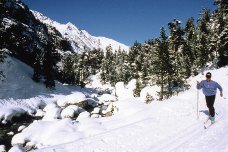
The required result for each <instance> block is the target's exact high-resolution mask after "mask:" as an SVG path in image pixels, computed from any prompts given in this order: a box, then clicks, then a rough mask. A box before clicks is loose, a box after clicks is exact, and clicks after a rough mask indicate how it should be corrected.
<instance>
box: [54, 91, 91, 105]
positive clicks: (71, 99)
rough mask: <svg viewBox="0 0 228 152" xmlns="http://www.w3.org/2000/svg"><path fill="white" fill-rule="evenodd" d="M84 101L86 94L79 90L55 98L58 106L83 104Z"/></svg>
mask: <svg viewBox="0 0 228 152" xmlns="http://www.w3.org/2000/svg"><path fill="white" fill-rule="evenodd" d="M85 102H86V96H85V95H84V94H83V93H81V92H75V93H73V94H70V95H67V96H65V97H63V98H61V99H59V100H57V104H58V105H59V106H60V107H65V106H67V105H78V106H83V105H84V104H85Z"/></svg>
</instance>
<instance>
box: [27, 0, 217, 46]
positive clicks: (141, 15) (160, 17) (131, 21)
mask: <svg viewBox="0 0 228 152" xmlns="http://www.w3.org/2000/svg"><path fill="white" fill-rule="evenodd" d="M22 1H23V2H24V3H25V4H27V5H28V6H29V8H30V9H32V10H36V11H38V12H41V13H42V14H44V15H46V16H48V17H50V18H51V19H53V20H55V21H57V22H60V23H67V22H72V23H73V24H75V25H76V26H77V27H78V28H80V29H83V30H86V31H87V32H89V33H90V34H91V35H94V36H105V37H108V38H112V39H114V40H117V41H119V42H121V43H124V44H126V45H129V46H132V45H133V43H134V42H135V41H136V40H137V41H138V42H141V43H143V42H144V41H146V40H148V39H152V38H156V37H159V32H160V28H161V27H162V26H164V27H165V28H166V33H167V35H169V31H168V29H167V23H168V22H169V21H172V20H173V19H174V18H177V19H179V20H180V21H182V26H184V25H185V22H186V20H187V19H188V18H189V17H194V19H195V20H197V18H199V13H200V10H202V8H204V7H206V8H209V9H210V10H214V9H215V6H214V5H213V0H64V1H63V0H22Z"/></svg>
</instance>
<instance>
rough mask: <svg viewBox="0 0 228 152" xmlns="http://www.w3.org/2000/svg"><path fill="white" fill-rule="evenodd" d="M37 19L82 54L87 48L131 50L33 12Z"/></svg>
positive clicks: (113, 41) (110, 40) (111, 40)
mask: <svg viewBox="0 0 228 152" xmlns="http://www.w3.org/2000/svg"><path fill="white" fill-rule="evenodd" d="M31 11H32V13H33V14H34V16H35V17H36V19H38V20H39V21H40V22H42V23H44V24H46V25H47V26H51V27H54V28H56V29H57V30H58V31H59V32H60V33H61V34H62V36H63V37H64V38H66V39H67V40H68V41H70V43H71V46H72V48H73V49H74V50H75V52H82V51H83V50H84V49H85V48H87V49H90V50H92V49H93V48H95V49H98V48H101V49H103V50H105V49H106V47H107V46H110V45H111V47H112V49H113V51H115V50H125V51H128V50H129V46H127V45H125V44H122V43H120V42H117V41H116V40H113V39H111V38H106V37H104V36H98V37H97V36H92V35H91V34H89V32H87V31H86V30H81V29H79V28H78V27H77V26H76V25H74V24H73V23H71V22H68V23H66V24H61V23H59V22H57V21H54V20H52V19H50V18H49V17H47V16H45V15H43V14H42V13H40V12H38V11H34V10H31Z"/></svg>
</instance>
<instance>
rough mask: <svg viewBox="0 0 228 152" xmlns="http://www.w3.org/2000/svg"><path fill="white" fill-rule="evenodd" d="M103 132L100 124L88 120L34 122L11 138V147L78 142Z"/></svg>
mask: <svg viewBox="0 0 228 152" xmlns="http://www.w3.org/2000/svg"><path fill="white" fill-rule="evenodd" d="M99 130H100V131H99ZM103 130H104V128H103V127H102V125H101V124H100V123H98V122H97V121H92V120H89V119H83V120H81V121H80V122H79V123H76V122H74V121H72V120H71V119H67V118H66V119H62V120H59V121H54V122H53V121H34V122H33V123H32V124H31V125H29V126H28V127H27V128H25V129H24V130H23V131H22V132H21V133H18V134H16V135H15V136H14V137H13V139H12V145H23V144H26V143H30V147H31V146H32V147H36V148H40V147H45V146H50V145H58V144H62V143H67V142H71V141H74V140H79V139H81V138H85V137H87V136H91V135H94V134H97V133H99V132H102V131H103ZM63 137H64V138H63ZM31 143H34V145H31Z"/></svg>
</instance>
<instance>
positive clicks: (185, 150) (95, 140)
mask: <svg viewBox="0 0 228 152" xmlns="http://www.w3.org/2000/svg"><path fill="white" fill-rule="evenodd" d="M226 77H227V76H225V75H224V77H221V80H220V81H222V80H225V79H226ZM198 79H199V77H198ZM222 87H223V89H224V97H223V98H221V97H219V95H217V97H216V102H215V109H216V112H217V113H218V114H219V115H218V117H220V118H218V121H217V122H216V123H215V124H213V125H212V126H210V127H209V128H208V129H204V124H203V123H204V121H205V120H206V118H207V112H206V110H207V108H206V105H205V101H204V100H205V99H204V96H203V94H202V92H201V91H200V98H199V102H200V105H199V106H200V108H199V110H200V111H201V113H200V118H199V120H196V117H195V115H194V114H191V115H189V114H188V113H187V112H186V111H188V110H191V108H193V107H188V108H186V107H185V106H191V105H190V104H187V102H185V103H182V102H181V101H182V100H183V99H184V98H185V99H186V97H187V98H188V96H189V98H191V99H189V101H191V100H193V101H194V100H195V99H192V98H193V96H190V95H189V94H191V95H192V94H194V93H192V92H195V91H196V89H195V88H192V89H190V90H189V94H186V93H183V94H182V95H180V96H178V97H173V99H172V101H173V100H176V101H175V102H179V103H178V104H179V106H183V107H182V110H180V111H178V110H179V109H178V106H177V105H175V106H174V107H175V108H176V109H175V108H174V109H172V108H173V107H172V104H176V103H171V104H170V102H168V103H167V102H166V103H165V104H166V106H168V107H166V106H163V107H162V106H161V107H159V108H161V109H162V110H161V113H162V112H167V114H166V115H164V116H160V115H159V114H158V113H157V114H155V113H153V112H151V111H153V110H154V109H153V105H152V106H151V107H149V108H148V109H145V110H144V111H141V113H143V112H144V115H145V117H142V115H141V114H140V112H138V113H136V114H135V115H131V116H127V117H124V118H122V120H123V122H120V126H119V127H116V128H111V129H110V128H109V130H107V131H105V132H102V133H100V134H96V135H94V136H89V137H87V138H83V139H80V140H77V141H74V142H71V143H67V144H62V145H57V146H52V147H47V148H43V149H39V150H36V151H37V152H50V151H55V152H60V151H61V152H69V151H77V152H107V151H110V152H199V151H202V152H204V151H207V152H227V151H228V146H226V145H227V141H228V130H227V129H226V128H227V126H228V104H227V99H226V95H227V91H226V88H228V83H226V82H225V83H223V84H222ZM187 92H188V91H187ZM169 104H170V105H169ZM181 104H183V105H181ZM157 108H158V107H157ZM184 108H185V109H184ZM194 111H195V110H192V111H191V112H192V113H193V112H194ZM157 112H159V111H158V110H157ZM175 112H176V113H175ZM178 112H179V114H178ZM146 115H147V116H146ZM148 115H150V116H149V117H148ZM169 115H174V117H175V116H177V117H176V118H177V119H176V120H175V119H173V117H170V119H167V118H166V119H165V120H163V117H167V116H169ZM193 116H194V117H195V118H194V119H193V118H191V117H193ZM132 117H135V118H136V120H135V121H134V122H128V119H132ZM186 119H188V120H189V122H188V120H186ZM118 120H119V119H118ZM124 120H125V121H126V122H124ZM119 121H120V120H119ZM166 121H167V122H166ZM175 121H176V122H175ZM123 124H125V125H123ZM165 125H167V127H164V126H165Z"/></svg>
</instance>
